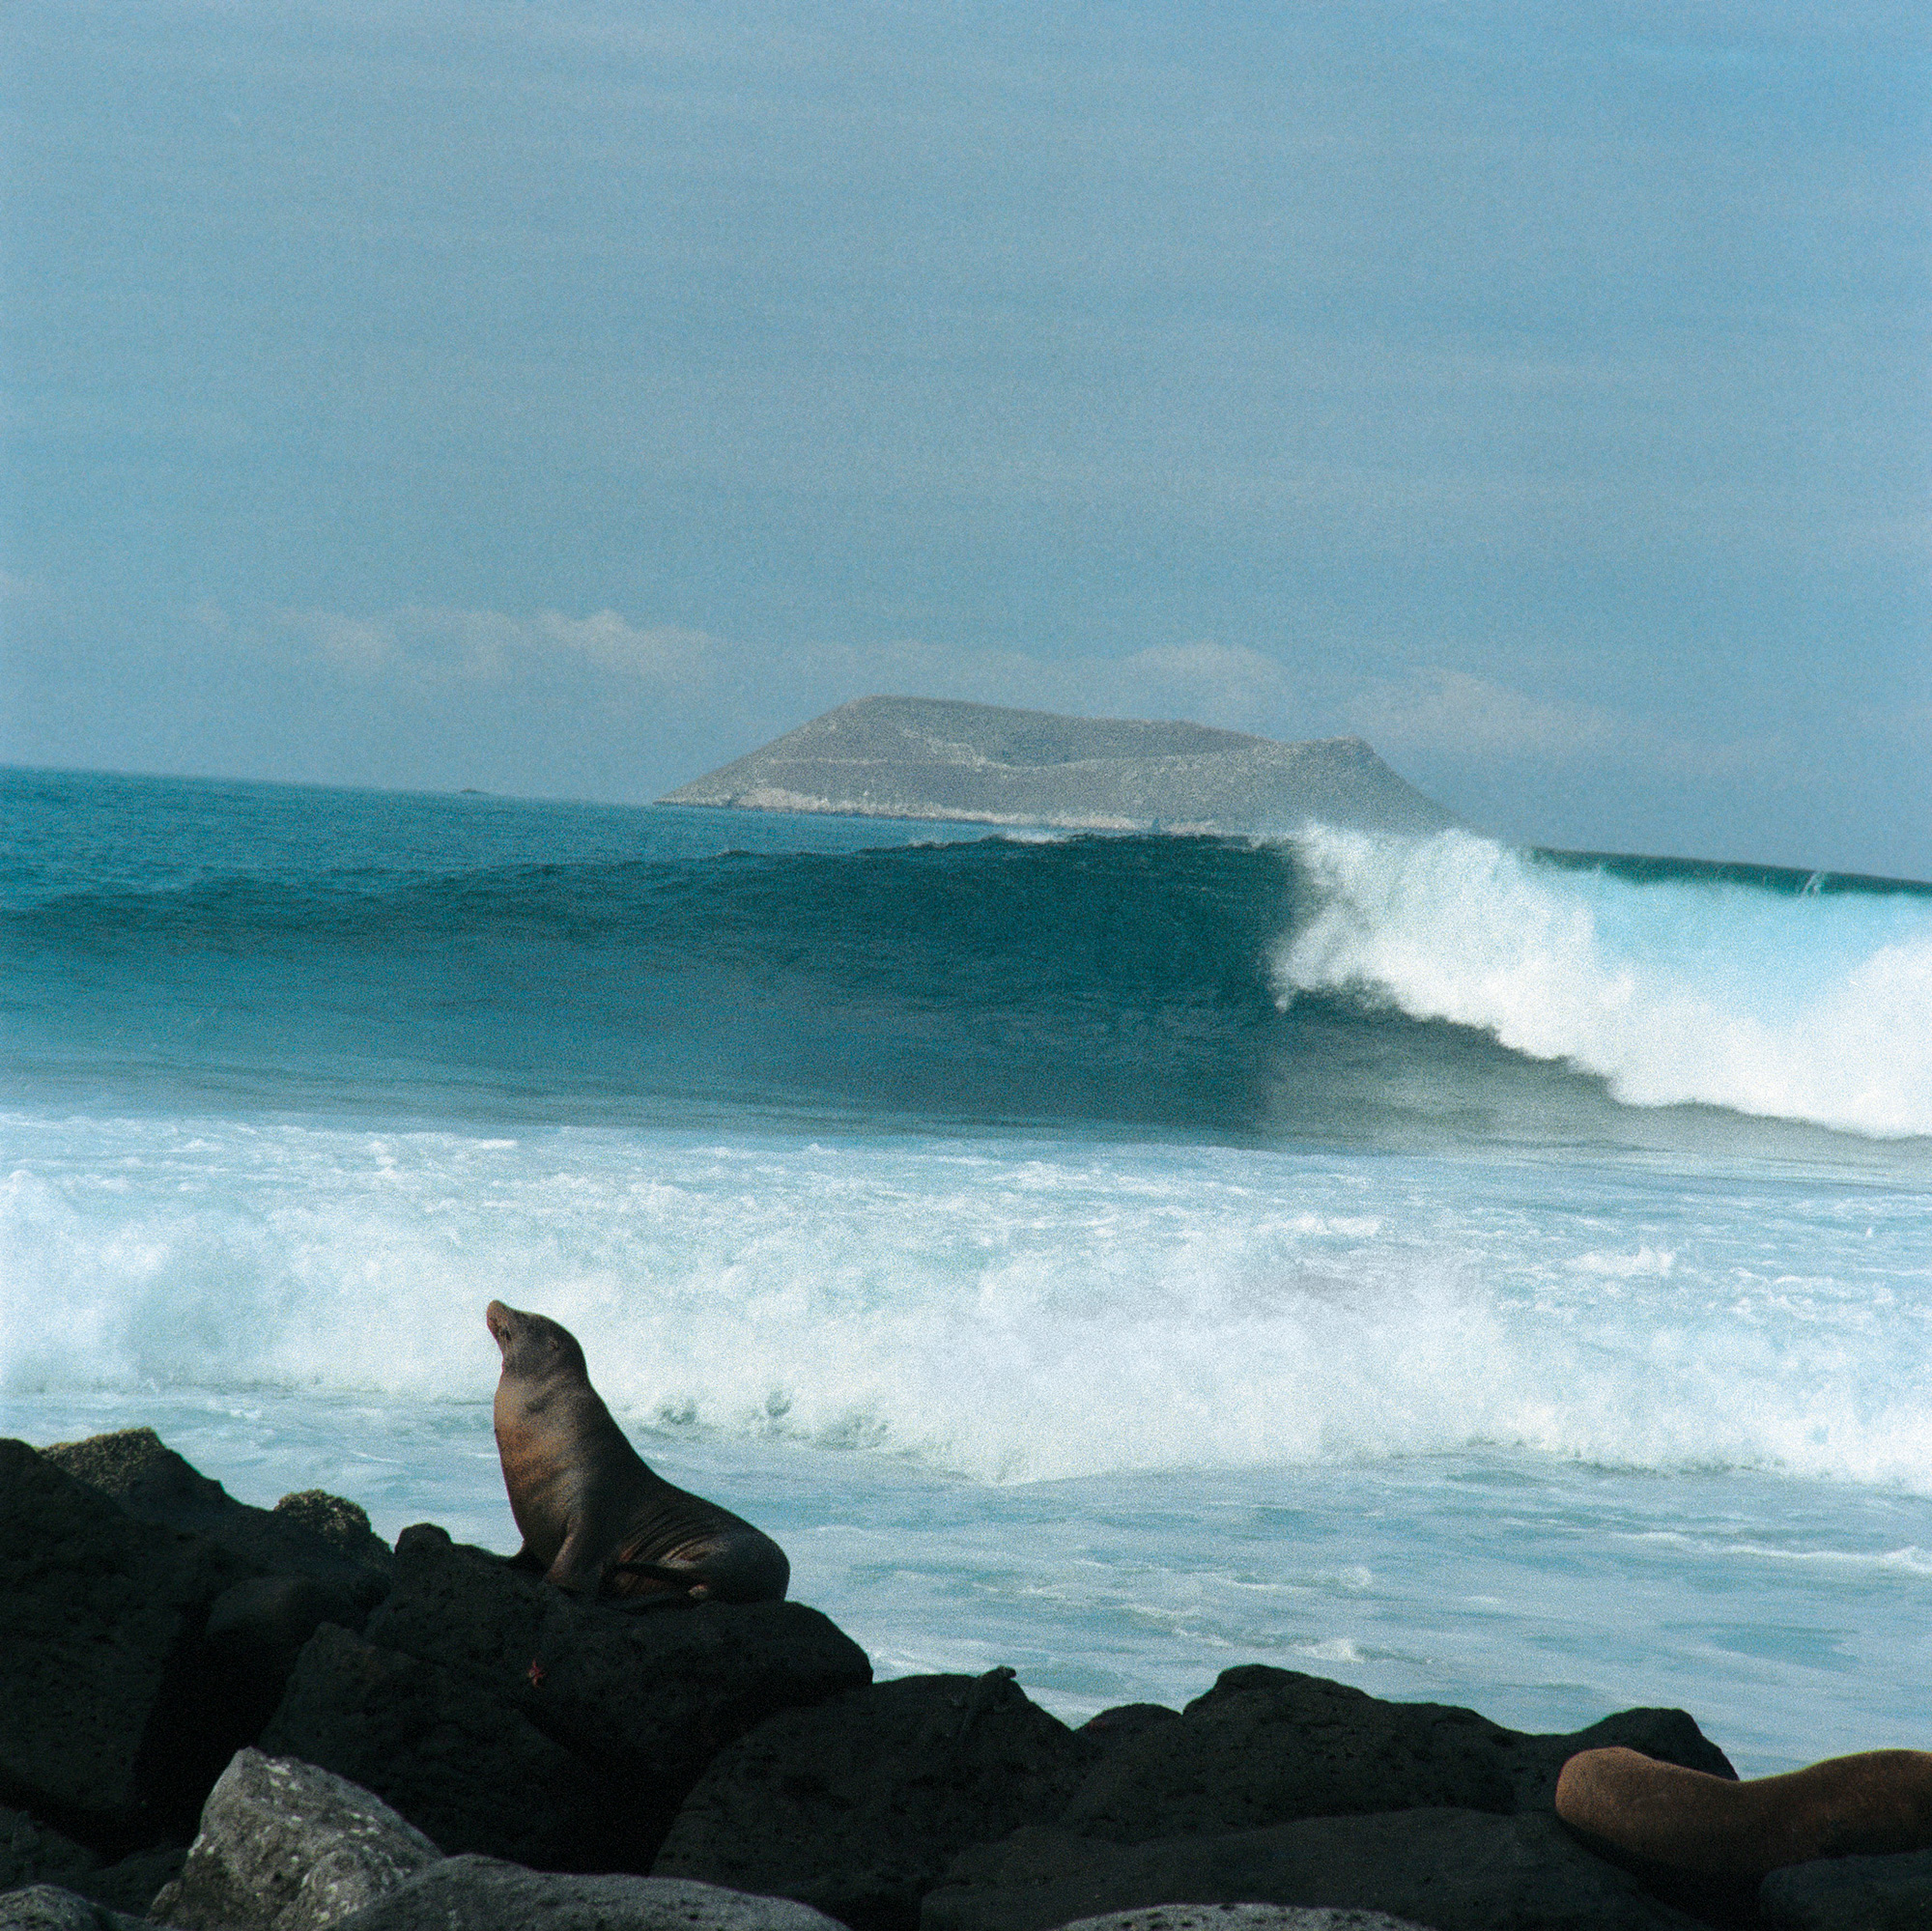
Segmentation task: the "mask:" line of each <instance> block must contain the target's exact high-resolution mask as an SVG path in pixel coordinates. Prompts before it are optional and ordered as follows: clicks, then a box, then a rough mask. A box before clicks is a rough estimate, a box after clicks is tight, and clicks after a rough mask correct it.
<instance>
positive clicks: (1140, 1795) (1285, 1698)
mask: <svg viewBox="0 0 1932 1931" xmlns="http://www.w3.org/2000/svg"><path fill="white" fill-rule="evenodd" d="M1095 1720H1096V1722H1097V1721H1098V1720H1099V1719H1097V1718H1096V1719H1095ZM1140 1720H1141V1721H1143V1722H1145V1724H1146V1727H1145V1728H1142V1729H1140V1730H1139V1732H1138V1734H1129V1735H1127V1736H1126V1737H1124V1738H1123V1739H1122V1742H1121V1743H1120V1744H1119V1745H1118V1746H1116V1747H1115V1748H1113V1749H1111V1750H1110V1751H1108V1752H1107V1753H1106V1754H1104V1755H1103V1756H1102V1758H1101V1760H1100V1762H1099V1763H1098V1764H1097V1765H1096V1766H1095V1768H1094V1771H1093V1772H1092V1773H1091V1775H1089V1776H1088V1778H1087V1780H1086V1781H1085V1782H1084V1783H1083V1784H1082V1785H1081V1787H1080V1789H1079V1791H1078V1793H1077V1794H1076V1795H1075V1797H1074V1799H1073V1801H1072V1803H1070V1804H1069V1805H1068V1806H1067V1808H1066V1811H1065V1815H1064V1816H1063V1817H1062V1819H1061V1823H1062V1825H1063V1826H1064V1828H1065V1829H1066V1830H1069V1831H1076V1832H1080V1834H1081V1835H1083V1836H1090V1837H1105V1838H1109V1839H1111V1840H1113V1841H1115V1842H1117V1843H1129V1844H1131V1843H1141V1842H1145V1841H1147V1840H1149V1839H1151V1838H1155V1837H1174V1836H1183V1835H1188V1834H1199V1833H1201V1832H1218V1831H1239V1830H1248V1829H1252V1828H1255V1827H1257V1826H1259V1825H1264V1824H1285V1823H1290V1822H1292V1821H1293V1820H1294V1819H1295V1818H1297V1817H1338V1816H1346V1815H1351V1814H1358V1813H1366V1812H1370V1811H1377V1810H1407V1809H1414V1808H1418V1807H1421V1806H1426V1805H1453V1806H1456V1807H1458V1808H1462V1809H1467V1810H1491V1811H1495V1812H1497V1813H1499V1814H1503V1813H1508V1812H1511V1811H1515V1810H1548V1809H1550V1808H1552V1807H1553V1801H1554V1793H1555V1788H1556V1775H1557V1772H1558V1771H1559V1770H1560V1769H1561V1768H1562V1766H1563V1764H1564V1762H1565V1760H1566V1759H1567V1758H1569V1757H1570V1756H1572V1755H1574V1754H1575V1753H1576V1752H1577V1750H1579V1749H1589V1748H1593V1747H1595V1746H1597V1745H1598V1744H1599V1743H1623V1744H1629V1745H1630V1746H1632V1747H1633V1748H1634V1749H1641V1750H1643V1751H1645V1753H1646V1754H1649V1755H1655V1756H1662V1757H1665V1758H1666V1759H1667V1760H1668V1761H1670V1762H1673V1763H1684V1764H1688V1765H1689V1766H1690V1768H1691V1769H1695V1770H1710V1771H1713V1772H1715V1773H1716V1774H1718V1775H1730V1774H1731V1770H1730V1766H1729V1764H1727V1763H1726V1762H1725V1761H1724V1758H1723V1755H1722V1753H1721V1752H1720V1751H1719V1750H1718V1749H1717V1748H1716V1747H1715V1746H1713V1745H1712V1744H1710V1743H1708V1742H1707V1741H1706V1740H1705V1738H1704V1737H1703V1736H1702V1735H1701V1734H1700V1733H1699V1731H1698V1729H1697V1726H1696V1724H1695V1723H1693V1722H1692V1721H1691V1720H1690V1718H1689V1717H1687V1716H1685V1715H1684V1713H1683V1712H1682V1711H1679V1710H1631V1711H1626V1712H1624V1713H1623V1714H1622V1715H1620V1716H1616V1717H1609V1718H1605V1720H1604V1721H1603V1722H1601V1723H1598V1724H1595V1725H1593V1726H1592V1727H1591V1728H1590V1729H1588V1730H1584V1731H1581V1732H1579V1733H1578V1734H1577V1735H1576V1736H1553V1737H1544V1736H1531V1735H1526V1734H1524V1733H1523V1732H1521V1731H1517V1730H1506V1729H1504V1728H1503V1727H1502V1725H1501V1724H1499V1723H1492V1722H1491V1721H1490V1719H1489V1718H1487V1717H1481V1716H1478V1715H1477V1714H1476V1712H1475V1711H1473V1710H1463V1709H1457V1708H1455V1707H1453V1706H1450V1705H1447V1704H1440V1703H1389V1702H1384V1701H1382V1700H1381V1699H1380V1698H1379V1697H1376V1696H1371V1695H1369V1694H1368V1693H1367V1692H1366V1691H1364V1690H1353V1689H1350V1688H1349V1687H1348V1686H1347V1685H1346V1684H1340V1683H1330V1682H1328V1681H1327V1680H1326V1679H1324V1678H1322V1677H1319V1676H1303V1675H1300V1674H1298V1673H1296V1672H1295V1671H1293V1670H1286V1669H1273V1668H1269V1667H1267V1666H1265V1665H1264V1664H1260V1663H1254V1664H1248V1665H1244V1666H1243V1667H1241V1668H1238V1669H1230V1670H1225V1671H1223V1672H1222V1675H1221V1677H1220V1680H1219V1681H1218V1682H1217V1683H1216V1684H1215V1686H1214V1688H1213V1689H1212V1690H1209V1691H1208V1694H1207V1695H1205V1696H1202V1697H1199V1698H1197V1699H1196V1700H1195V1701H1194V1702H1192V1703H1190V1704H1189V1705H1188V1706H1187V1708H1186V1710H1185V1711H1183V1712H1182V1713H1181V1715H1180V1716H1179V1718H1178V1719H1176V1720H1174V1721H1171V1722H1162V1721H1160V1720H1159V1719H1158V1718H1142V1719H1140Z"/></svg>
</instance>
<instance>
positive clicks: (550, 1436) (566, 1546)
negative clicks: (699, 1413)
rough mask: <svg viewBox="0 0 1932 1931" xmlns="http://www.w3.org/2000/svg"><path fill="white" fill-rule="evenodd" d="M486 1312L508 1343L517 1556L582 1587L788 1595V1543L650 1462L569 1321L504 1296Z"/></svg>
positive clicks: (506, 1447) (509, 1485)
mask: <svg viewBox="0 0 1932 1931" xmlns="http://www.w3.org/2000/svg"><path fill="white" fill-rule="evenodd" d="M483 1318H484V1320H487V1321H488V1322H489V1324H490V1332H491V1334H492V1335H494V1336H495V1337H496V1341H497V1347H498V1348H499V1349H502V1353H503V1374H502V1378H501V1379H500V1380H499V1381H498V1382H497V1451H498V1453H500V1455H501V1456H502V1458H503V1486H504V1487H505V1488H506V1489H507V1490H508V1491H510V1513H511V1514H512V1515H514V1516H515V1517H516V1519H517V1526H518V1528H520V1529H521V1530H522V1531H523V1532H524V1547H523V1549H522V1552H521V1553H520V1555H519V1556H518V1557H517V1560H518V1561H519V1562H521V1563H523V1564H525V1566H526V1567H529V1568H538V1569H541V1570H542V1571H543V1572H544V1577H545V1580H547V1581H550V1582H554V1583H555V1584H556V1585H557V1587H558V1588H559V1589H569V1590H571V1591H573V1592H575V1593H577V1594H579V1595H583V1596H595V1595H596V1594H597V1593H598V1592H599V1591H600V1590H601V1589H609V1590H610V1591H611V1592H612V1593H614V1594H616V1595H619V1596H630V1597H638V1598H646V1599H651V1598H654V1599H657V1600H660V1601H670V1600H675V1599H678V1598H683V1599H685V1600H688V1601H694V1602H696V1601H700V1600H702V1599H705V1598H710V1599H711V1600H713V1601H715V1602H720V1603H777V1602H781V1601H782V1600H783V1598H784V1592H785V1585H786V1583H787V1582H789V1581H790V1579H791V1565H790V1563H788V1562H787V1561H786V1560H785V1555H784V1551H783V1550H782V1549H781V1548H780V1547H779V1546H778V1544H777V1543H775V1542H773V1541H772V1539H771V1538H770V1537H769V1536H767V1535H764V1534H762V1533H761V1532H760V1531H759V1530H757V1529H754V1528H753V1526H752V1525H751V1523H750V1522H748V1521H744V1520H741V1519H739V1518H738V1517H737V1516H734V1515H732V1514H731V1512H730V1511H729V1510H728V1509H721V1508H720V1507H719V1506H718V1504H717V1503H716V1502H707V1501H706V1500H705V1499H704V1498H703V1497H702V1496H701V1495H693V1494H689V1493H687V1492H686V1491H684V1490H682V1489H676V1488H673V1487H672V1486H671V1485H670V1484H669V1483H668V1482H667V1481H666V1480H665V1479H664V1478H663V1477H662V1476H661V1475H656V1474H654V1473H653V1472H652V1471H651V1469H650V1468H649V1467H648V1466H646V1464H645V1462H644V1461H643V1459H642V1457H640V1456H639V1454H638V1451H637V1450H636V1449H635V1448H633V1447H632V1446H631V1444H630V1442H629V1441H628V1440H626V1439H625V1436H624V1433H623V1431H622V1430H621V1429H620V1428H619V1427H618V1426H617V1424H616V1423H615V1422H614V1421H612V1420H611V1410H610V1409H609V1408H607V1407H606V1406H604V1404H603V1402H602V1401H601V1400H600V1399H599V1398H598V1394H597V1390H596V1389H595V1388H593V1387H592V1386H591V1385H590V1376H589V1373H588V1371H587V1370H586V1369H585V1367H584V1365H583V1349H582V1348H580V1347H579V1346H578V1344H577V1338H576V1337H575V1336H574V1335H573V1334H571V1332H570V1331H569V1330H568V1329H567V1328H563V1327H559V1326H558V1325H557V1323H556V1322H555V1321H554V1320H550V1319H548V1317H546V1316H544V1315H540V1314H524V1313H522V1312H520V1311H519V1310H518V1309H516V1308H513V1307H505V1306H504V1305H503V1303H502V1302H501V1301H492V1302H491V1303H490V1305H489V1307H488V1308H487V1309H486V1310H485V1311H484V1317H483ZM639 1606H641V1604H640V1605H639Z"/></svg>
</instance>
